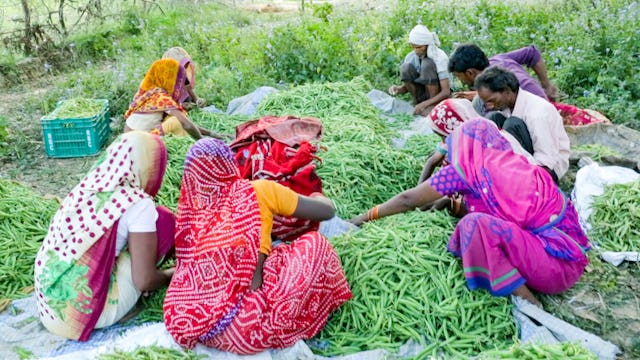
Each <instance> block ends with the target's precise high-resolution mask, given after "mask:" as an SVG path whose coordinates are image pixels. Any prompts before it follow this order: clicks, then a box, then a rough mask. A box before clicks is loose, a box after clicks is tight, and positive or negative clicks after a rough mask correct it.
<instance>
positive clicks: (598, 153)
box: [571, 144, 622, 161]
mask: <svg viewBox="0 0 640 360" xmlns="http://www.w3.org/2000/svg"><path fill="white" fill-rule="evenodd" d="M571 151H572V152H582V153H587V154H589V156H591V158H592V159H593V160H595V161H600V160H602V158H603V157H605V156H616V157H620V156H622V155H621V154H620V153H619V152H617V151H615V150H613V149H611V148H610V147H608V146H604V145H600V144H583V145H578V146H572V147H571Z"/></svg>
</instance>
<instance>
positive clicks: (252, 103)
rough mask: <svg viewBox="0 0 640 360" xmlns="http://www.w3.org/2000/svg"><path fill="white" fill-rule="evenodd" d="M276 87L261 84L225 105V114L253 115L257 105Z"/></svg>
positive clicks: (274, 90)
mask: <svg viewBox="0 0 640 360" xmlns="http://www.w3.org/2000/svg"><path fill="white" fill-rule="evenodd" d="M277 91H278V89H276V88H273V87H270V86H261V87H259V88H257V89H256V90H255V91H254V92H252V93H249V94H247V95H245V96H242V97H239V98H235V99H233V100H231V101H230V102H229V105H227V114H229V115H253V114H255V113H256V110H257V109H258V106H259V105H260V103H261V102H262V100H264V98H265V97H266V96H267V95H269V94H271V93H272V92H277Z"/></svg>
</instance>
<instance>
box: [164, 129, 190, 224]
mask: <svg viewBox="0 0 640 360" xmlns="http://www.w3.org/2000/svg"><path fill="white" fill-rule="evenodd" d="M163 139H164V144H165V146H166V147H167V157H168V160H167V170H166V171H165V173H164V179H163V180H162V186H161V187H160V190H159V191H158V194H157V195H156V198H155V200H156V202H157V203H158V204H160V205H163V206H166V207H168V208H169V209H171V210H172V211H173V212H174V213H175V211H176V209H177V208H178V199H179V198H180V184H182V170H183V169H184V159H185V157H186V155H187V151H188V150H189V148H190V147H191V145H193V144H194V140H193V139H192V138H191V137H190V136H172V135H168V136H165V137H163Z"/></svg>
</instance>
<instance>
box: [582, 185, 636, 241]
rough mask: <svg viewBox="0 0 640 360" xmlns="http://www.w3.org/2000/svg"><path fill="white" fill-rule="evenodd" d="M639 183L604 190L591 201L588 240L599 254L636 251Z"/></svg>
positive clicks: (609, 187) (614, 186)
mask: <svg viewBox="0 0 640 360" xmlns="http://www.w3.org/2000/svg"><path fill="white" fill-rule="evenodd" d="M638 199H640V180H637V181H634V182H630V183H626V184H614V185H611V186H607V187H606V188H605V190H604V193H603V194H602V195H600V196H597V197H595V198H594V199H593V203H592V204H591V207H592V209H593V212H592V213H591V215H590V216H589V223H590V224H591V226H592V227H591V230H590V231H589V239H591V240H592V241H593V242H595V243H596V244H598V245H599V246H600V247H601V248H602V250H608V251H639V250H640V207H638Z"/></svg>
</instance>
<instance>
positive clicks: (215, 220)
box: [164, 139, 351, 354]
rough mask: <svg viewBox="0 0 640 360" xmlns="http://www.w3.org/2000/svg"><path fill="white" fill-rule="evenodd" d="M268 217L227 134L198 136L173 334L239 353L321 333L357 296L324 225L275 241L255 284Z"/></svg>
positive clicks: (173, 301) (186, 178)
mask: <svg viewBox="0 0 640 360" xmlns="http://www.w3.org/2000/svg"><path fill="white" fill-rule="evenodd" d="M260 229H261V220H260V212H259V207H258V200H257V197H256V193H255V190H254V188H253V186H252V185H251V183H250V182H249V181H248V180H245V179H242V178H241V177H240V174H239V171H238V168H237V166H236V164H235V162H234V154H233V152H232V151H231V149H229V147H228V146H227V145H225V144H224V143H223V142H221V141H219V140H214V139H203V140H199V141H198V142H196V143H195V144H194V145H193V146H192V147H191V149H190V150H189V152H188V153H187V158H186V161H185V166H184V175H183V180H182V189H181V191H180V200H179V203H178V215H177V222H176V259H177V264H176V271H175V273H174V275H173V279H172V281H171V285H170V286H169V289H168V290H167V295H166V298H165V302H164V320H165V325H166V327H167V330H168V331H169V333H170V334H171V335H172V336H173V337H174V339H175V340H176V341H177V342H178V344H180V345H181V346H184V347H187V348H193V347H194V346H195V345H196V344H197V343H202V344H204V345H206V346H209V347H214V348H217V349H220V350H224V351H231V352H234V353H238V354H254V353H257V352H260V351H263V350H266V349H269V348H283V347H287V346H291V345H293V344H294V343H295V342H296V341H298V340H300V339H308V338H311V337H313V336H315V335H316V334H317V333H318V332H319V331H320V330H321V329H322V327H323V326H324V324H325V323H326V321H327V318H328V316H329V314H330V312H331V311H333V310H335V309H336V308H337V307H338V306H340V305H341V304H342V303H344V302H345V301H347V300H349V299H350V298H351V291H350V290H349V286H348V284H347V282H346V278H345V276H344V272H343V270H342V266H341V264H340V260H339V259H338V256H337V254H336V253H335V251H334V250H333V247H332V246H331V245H330V244H329V242H328V241H327V240H326V239H325V238H324V237H322V236H321V235H320V234H319V233H317V232H310V233H307V234H305V235H303V236H301V237H300V238H298V239H296V240H295V241H294V242H292V243H291V244H282V245H280V246H277V247H275V248H274V249H273V250H272V252H271V254H270V255H269V257H268V258H267V260H266V261H265V263H264V270H263V284H262V286H261V287H260V288H259V289H258V290H255V291H251V290H250V285H251V279H252V277H253V274H254V271H255V269H256V267H257V263H258V252H259V247H260Z"/></svg>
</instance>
